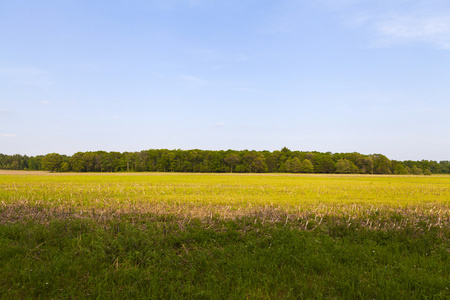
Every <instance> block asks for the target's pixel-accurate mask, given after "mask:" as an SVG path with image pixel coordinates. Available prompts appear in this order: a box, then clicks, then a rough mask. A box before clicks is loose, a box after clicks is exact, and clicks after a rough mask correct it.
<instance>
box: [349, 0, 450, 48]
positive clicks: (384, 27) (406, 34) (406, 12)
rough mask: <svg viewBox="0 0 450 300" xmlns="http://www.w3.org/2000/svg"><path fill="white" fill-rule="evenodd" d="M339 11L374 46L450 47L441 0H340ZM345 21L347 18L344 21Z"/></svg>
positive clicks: (447, 14) (448, 13)
mask: <svg viewBox="0 0 450 300" xmlns="http://www.w3.org/2000/svg"><path fill="white" fill-rule="evenodd" d="M341 2H342V3H341V6H340V12H341V13H343V14H344V15H345V19H346V20H348V19H351V20H353V24H354V25H356V26H360V27H363V28H366V29H367V30H368V31H369V32H370V33H371V34H370V35H369V36H372V39H373V42H372V45H374V46H384V47H388V46H395V45H399V44H406V43H417V42H420V43H427V44H431V45H433V46H435V47H437V48H444V49H450V5H449V4H448V1H444V0H429V1H419V0H402V1H386V0H382V1H379V2H377V3H376V4H374V2H372V1H367V0H353V1H341ZM346 22H348V21H346Z"/></svg>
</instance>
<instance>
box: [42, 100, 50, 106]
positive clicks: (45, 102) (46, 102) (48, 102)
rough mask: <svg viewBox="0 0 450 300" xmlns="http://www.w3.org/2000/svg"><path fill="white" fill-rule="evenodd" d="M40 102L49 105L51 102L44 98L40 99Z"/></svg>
mask: <svg viewBox="0 0 450 300" xmlns="http://www.w3.org/2000/svg"><path fill="white" fill-rule="evenodd" d="M41 104H42V105H50V104H52V103H51V102H50V101H46V100H44V101H41Z"/></svg>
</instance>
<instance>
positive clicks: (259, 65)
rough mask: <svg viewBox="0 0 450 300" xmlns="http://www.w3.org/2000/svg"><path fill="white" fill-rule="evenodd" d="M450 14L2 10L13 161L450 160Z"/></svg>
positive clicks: (5, 105) (1, 119)
mask: <svg viewBox="0 0 450 300" xmlns="http://www.w3.org/2000/svg"><path fill="white" fill-rule="evenodd" d="M449 116H450V2H449V1H447V0H436V1H435V0H427V1H419V0H396V1H392V0H390V1H389V0H378V1H373V0H370V1H369V0H334V1H333V0H314V1H313V0H298V1H263V0H260V1H256V0H240V1H234V0H231V1H214V0H211V1H206V0H191V1H189V0H186V1H183V0H168V1H162V0H156V1H132V0H130V1H125V0H121V1H119V0H110V1H96V0H90V1H82V0H57V1H56V0H55V1H47V0H42V1H26V0H14V1H11V0H0V153H4V154H15V153H20V154H27V155H38V154H46V153H50V152H58V153H62V154H68V155H71V154H73V153H74V152H77V151H95V150H105V151H140V150H146V149H151V148H156V149H160V148H168V149H194V148H198V149H213V150H220V149H223V150H226V149H236V150H241V149H255V150H271V151H272V150H277V149H281V148H282V147H284V146H286V147H288V148H290V149H291V150H302V151H322V152H327V151H330V152H360V153H363V154H372V153H382V154H385V155H387V156H388V157H389V158H391V159H397V160H409V159H412V160H421V159H430V160H438V161H439V160H449V159H450V156H449V154H450V117H449Z"/></svg>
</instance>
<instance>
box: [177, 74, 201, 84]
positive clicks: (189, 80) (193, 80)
mask: <svg viewBox="0 0 450 300" xmlns="http://www.w3.org/2000/svg"><path fill="white" fill-rule="evenodd" d="M180 78H181V79H182V80H183V81H184V82H187V83H195V84H204V83H205V82H206V81H205V80H204V79H201V78H199V77H195V76H190V75H180Z"/></svg>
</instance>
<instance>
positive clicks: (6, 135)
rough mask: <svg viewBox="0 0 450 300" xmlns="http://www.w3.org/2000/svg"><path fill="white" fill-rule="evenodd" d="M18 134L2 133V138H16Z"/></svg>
mask: <svg viewBox="0 0 450 300" xmlns="http://www.w3.org/2000/svg"><path fill="white" fill-rule="evenodd" d="M16 136H17V135H15V134H12V133H0V139H4V138H15V137H16Z"/></svg>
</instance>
